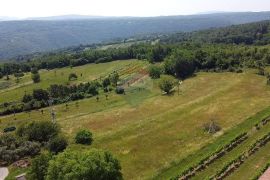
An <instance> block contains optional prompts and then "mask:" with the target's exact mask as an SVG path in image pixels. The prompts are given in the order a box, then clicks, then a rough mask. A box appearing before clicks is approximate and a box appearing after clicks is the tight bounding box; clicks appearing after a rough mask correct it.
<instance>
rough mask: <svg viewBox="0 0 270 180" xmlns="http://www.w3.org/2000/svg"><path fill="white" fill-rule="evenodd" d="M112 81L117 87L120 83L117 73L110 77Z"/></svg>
mask: <svg viewBox="0 0 270 180" xmlns="http://www.w3.org/2000/svg"><path fill="white" fill-rule="evenodd" d="M109 78H110V81H111V83H112V84H113V85H114V86H115V87H116V86H117V82H118V81H119V74H118V73H117V72H114V73H113V74H112V75H110V77H109Z"/></svg>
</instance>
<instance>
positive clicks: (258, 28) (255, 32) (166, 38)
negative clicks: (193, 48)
mask: <svg viewBox="0 0 270 180" xmlns="http://www.w3.org/2000/svg"><path fill="white" fill-rule="evenodd" d="M161 41H162V42H164V43H177V42H184V41H191V42H197V43H225V44H246V45H250V44H255V45H265V44H269V42H270V21H261V22H255V23H249V24H242V25H233V26H229V27H224V28H213V29H209V30H202V31H197V32H188V33H176V34H172V35H163V36H161Z"/></svg>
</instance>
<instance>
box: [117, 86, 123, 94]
mask: <svg viewBox="0 0 270 180" xmlns="http://www.w3.org/2000/svg"><path fill="white" fill-rule="evenodd" d="M115 92H116V94H124V93H125V89H124V88H123V87H117V88H116V89H115Z"/></svg>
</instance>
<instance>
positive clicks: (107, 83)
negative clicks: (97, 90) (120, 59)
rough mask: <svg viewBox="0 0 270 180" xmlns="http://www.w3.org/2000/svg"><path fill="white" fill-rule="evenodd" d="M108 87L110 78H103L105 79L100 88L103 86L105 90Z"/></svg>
mask: <svg viewBox="0 0 270 180" xmlns="http://www.w3.org/2000/svg"><path fill="white" fill-rule="evenodd" d="M109 85H111V81H110V78H105V79H104V80H103V81H102V86H103V87H104V88H107V87H108V86H109Z"/></svg>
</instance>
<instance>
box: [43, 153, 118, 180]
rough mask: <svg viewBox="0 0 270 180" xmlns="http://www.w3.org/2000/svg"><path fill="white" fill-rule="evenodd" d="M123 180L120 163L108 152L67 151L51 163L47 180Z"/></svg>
mask: <svg viewBox="0 0 270 180" xmlns="http://www.w3.org/2000/svg"><path fill="white" fill-rule="evenodd" d="M62 179H74V180H80V179H95V180H122V179H123V178H122V173H121V166H120V163H119V161H118V160H117V159H116V158H114V157H113V155H112V154H111V153H109V152H107V151H100V150H96V149H92V150H89V151H87V152H81V151H80V152H79V151H71V150H67V151H65V152H63V153H60V154H58V155H57V156H56V158H55V159H52V160H51V161H50V162H49V168H48V173H47V176H46V180H62Z"/></svg>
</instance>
